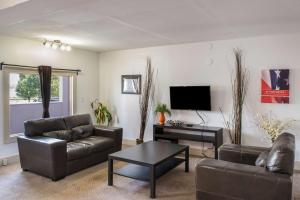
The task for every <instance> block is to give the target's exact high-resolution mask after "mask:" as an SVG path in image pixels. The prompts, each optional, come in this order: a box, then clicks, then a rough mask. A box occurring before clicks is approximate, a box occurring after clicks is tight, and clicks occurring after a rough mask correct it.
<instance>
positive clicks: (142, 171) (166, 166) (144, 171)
mask: <svg viewBox="0 0 300 200" xmlns="http://www.w3.org/2000/svg"><path fill="white" fill-rule="evenodd" d="M183 162H185V159H182V158H170V159H168V160H167V161H165V162H163V163H161V164H159V165H157V166H156V167H155V172H156V173H155V174H156V177H155V178H156V179H158V178H159V177H161V176H162V175H164V174H165V173H167V172H169V171H170V170H171V169H173V168H175V167H177V166H178V165H180V164H181V163H183ZM114 174H118V175H120V176H125V177H128V178H133V179H137V180H141V181H147V182H150V167H147V166H141V165H136V164H127V165H126V166H125V167H122V168H120V169H117V170H114Z"/></svg>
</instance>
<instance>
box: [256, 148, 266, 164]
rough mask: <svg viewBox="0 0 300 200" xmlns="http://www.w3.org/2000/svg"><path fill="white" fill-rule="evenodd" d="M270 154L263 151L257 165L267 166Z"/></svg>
mask: <svg viewBox="0 0 300 200" xmlns="http://www.w3.org/2000/svg"><path fill="white" fill-rule="evenodd" d="M268 155H269V152H268V151H264V152H261V153H260V154H259V156H258V157H257V159H256V161H255V165H256V166H259V167H266V164H267V159H268Z"/></svg>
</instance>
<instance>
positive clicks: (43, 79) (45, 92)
mask: <svg viewBox="0 0 300 200" xmlns="http://www.w3.org/2000/svg"><path fill="white" fill-rule="evenodd" d="M38 70H39V75H40V84H41V96H42V102H43V118H49V117H50V114H49V104H50V98H51V74H52V68H51V67H50V66H39V67H38Z"/></svg>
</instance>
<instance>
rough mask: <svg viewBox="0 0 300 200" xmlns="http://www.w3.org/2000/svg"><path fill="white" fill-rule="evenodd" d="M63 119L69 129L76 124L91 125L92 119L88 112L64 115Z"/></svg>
mask: <svg viewBox="0 0 300 200" xmlns="http://www.w3.org/2000/svg"><path fill="white" fill-rule="evenodd" d="M64 121H65V123H66V126H67V128H68V129H69V130H71V129H72V128H75V127H77V126H83V125H92V119H91V116H90V115H89V114H83V115H73V116H68V117H64Z"/></svg>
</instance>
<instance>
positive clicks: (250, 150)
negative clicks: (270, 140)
mask: <svg viewBox="0 0 300 200" xmlns="http://www.w3.org/2000/svg"><path fill="white" fill-rule="evenodd" d="M294 160H295V137H294V135H292V134H289V133H283V134H282V135H280V136H279V137H278V138H277V140H276V141H275V142H274V144H273V146H272V148H261V147H249V146H240V145H228V144H226V145H223V146H221V147H220V148H219V160H214V159H202V160H201V161H200V162H199V163H198V164H197V166H196V195H197V199H198V200H220V199H222V200H237V199H239V200H291V199H292V184H293V178H292V176H293V170H294Z"/></svg>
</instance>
